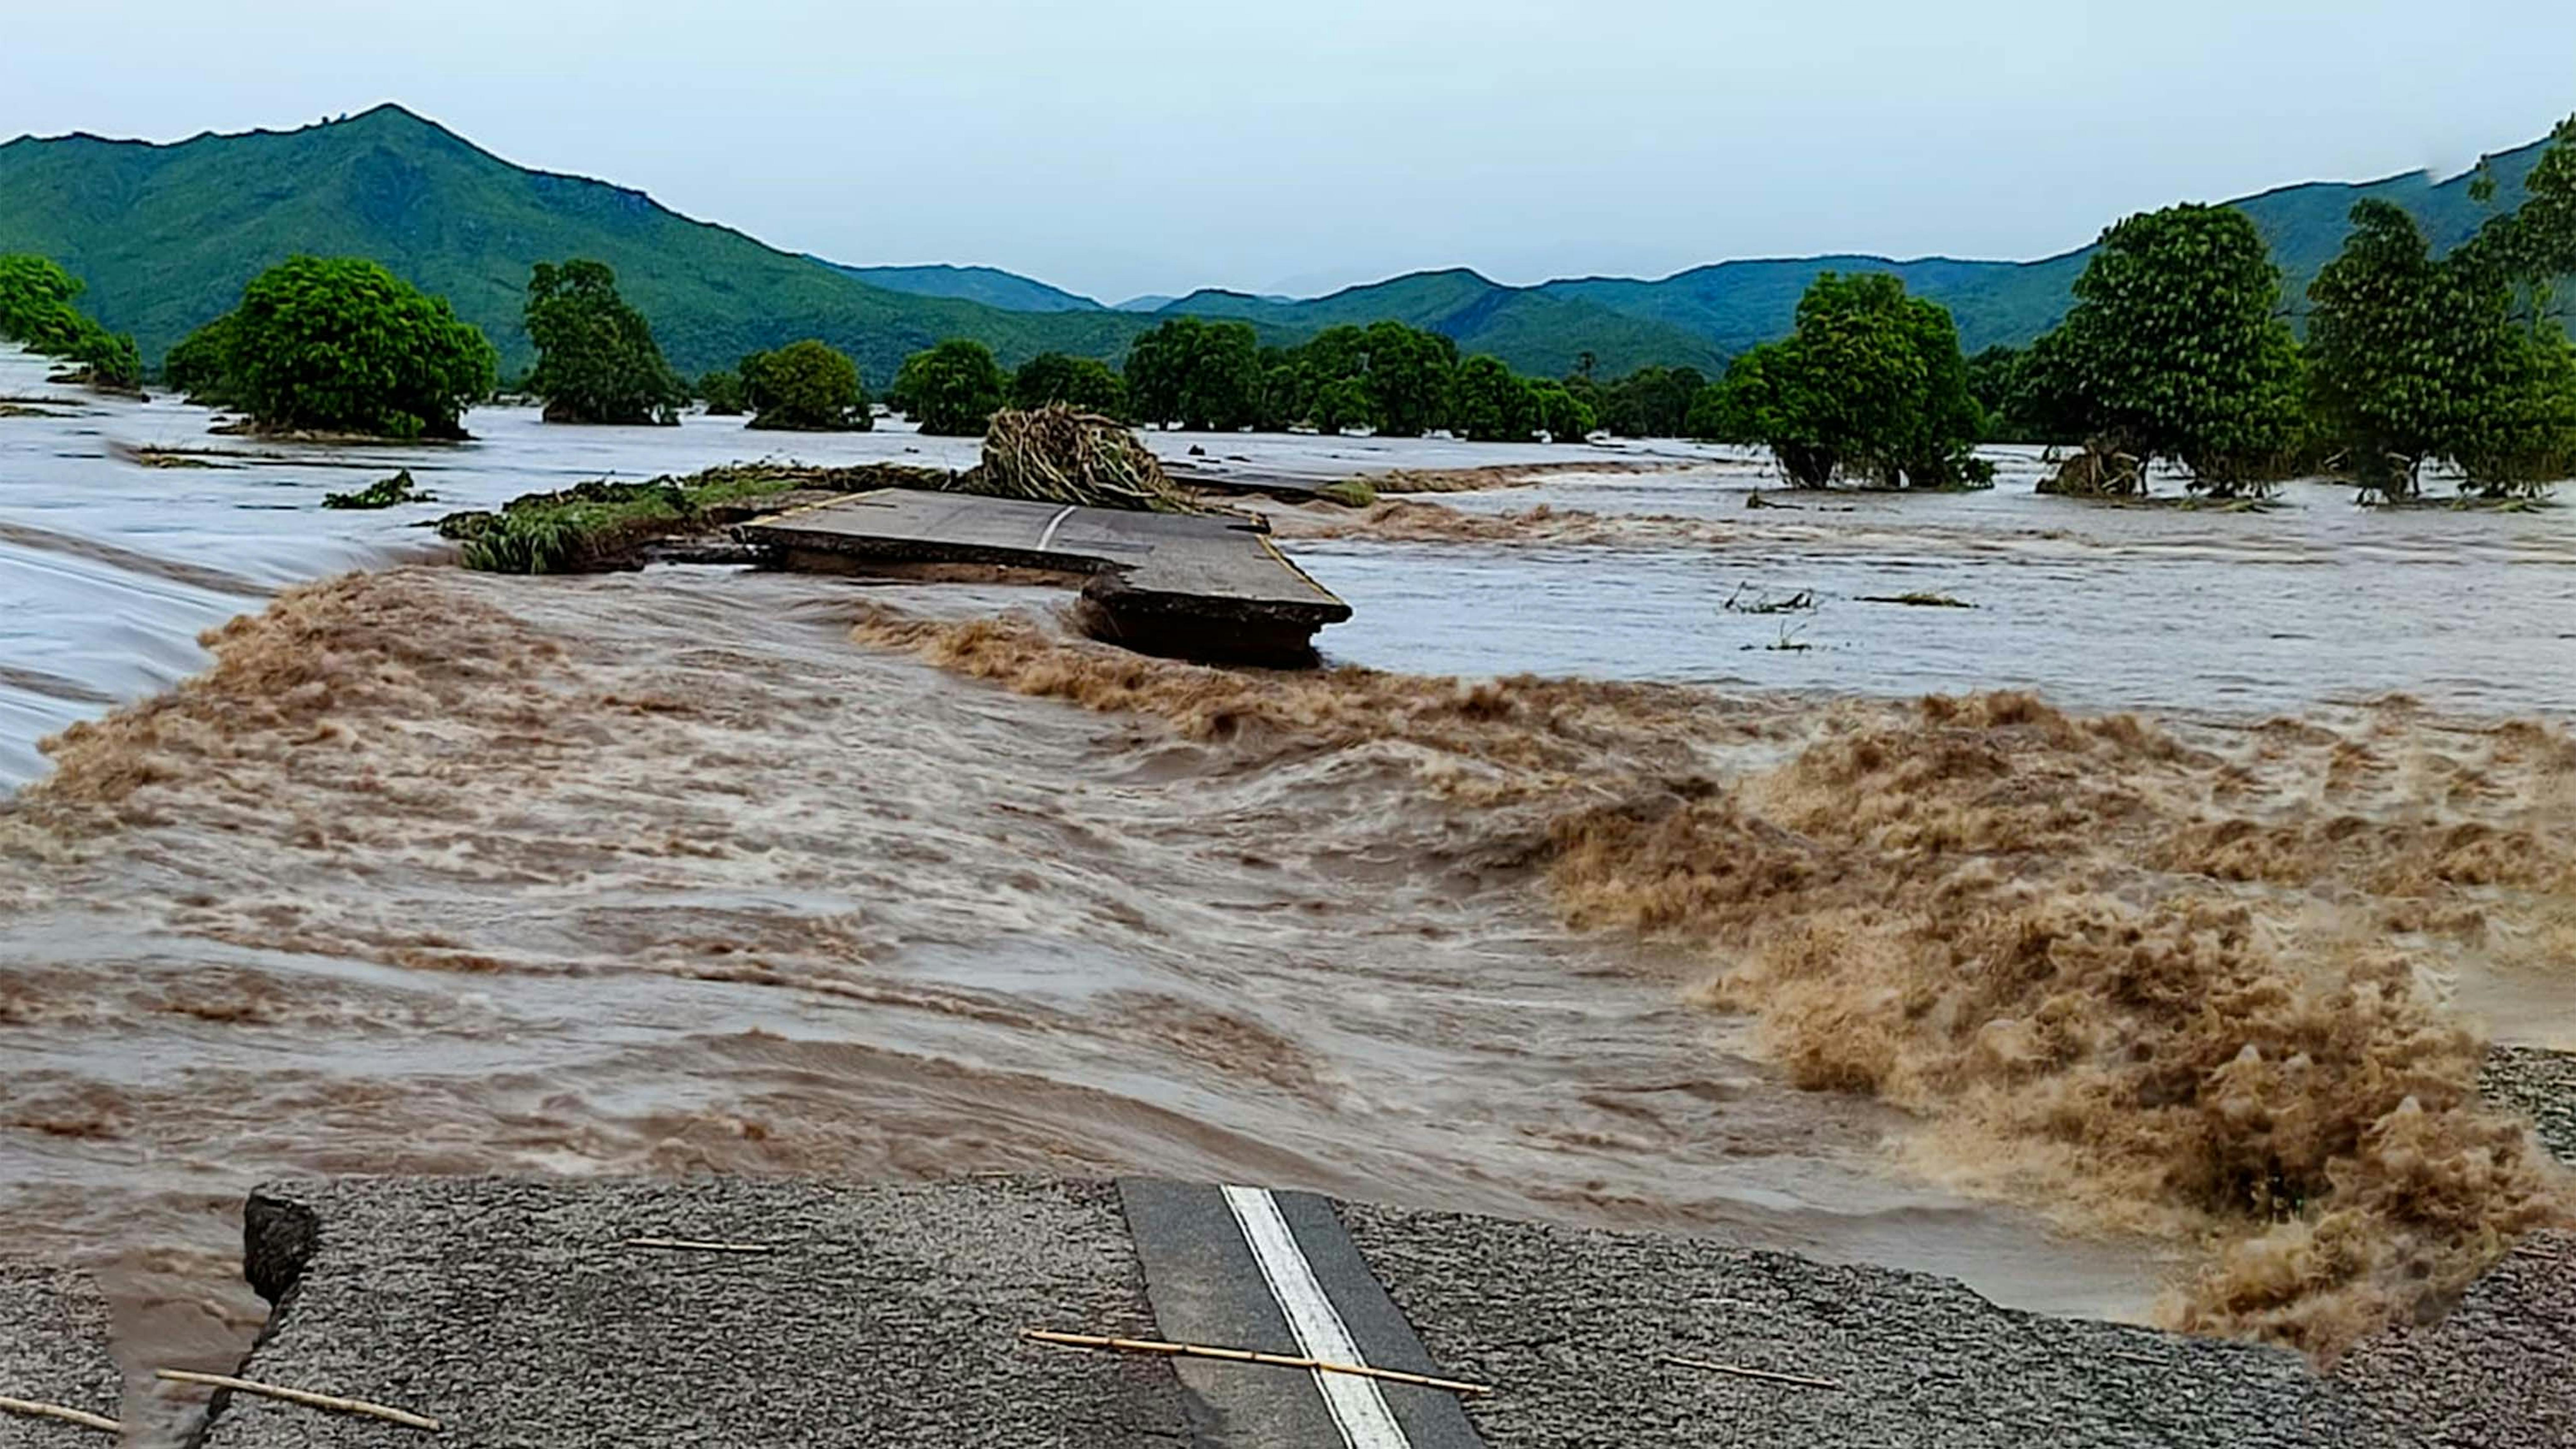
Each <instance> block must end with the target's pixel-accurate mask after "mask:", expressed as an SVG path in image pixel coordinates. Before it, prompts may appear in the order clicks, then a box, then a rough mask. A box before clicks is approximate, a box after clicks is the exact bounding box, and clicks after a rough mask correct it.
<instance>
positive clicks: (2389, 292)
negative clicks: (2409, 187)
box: [2307, 120, 2576, 497]
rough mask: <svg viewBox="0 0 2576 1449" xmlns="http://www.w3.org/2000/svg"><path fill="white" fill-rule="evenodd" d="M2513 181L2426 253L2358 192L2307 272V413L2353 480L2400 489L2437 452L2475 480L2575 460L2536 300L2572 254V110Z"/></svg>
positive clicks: (2553, 326)
mask: <svg viewBox="0 0 2576 1449" xmlns="http://www.w3.org/2000/svg"><path fill="white" fill-rule="evenodd" d="M2526 187H2527V189H2528V198H2527V199H2526V201H2525V202H2524V204H2523V206H2522V208H2521V210H2520V211H2518V212H2515V213H2511V214H2508V215H2504V216H2499V217H2496V218H2493V219H2492V220H2490V221H2489V222H2488V223H2487V224H2486V226H2485V227H2483V228H2482V229H2481V230H2480V231H2479V233H2478V234H2477V235H2476V236H2475V237H2473V238H2471V239H2470V241H2469V242H2468V243H2467V244H2465V245H2463V246H2461V247H2459V248H2457V249H2456V250H2454V251H2453V252H2451V254H2450V255H2448V256H2445V257H2439V258H2437V257H2435V256H2433V255H2432V250H2431V247H2430V246H2429V245H2428V244H2427V242H2426V240H2425V237H2424V234H2423V232H2422V231H2421V229H2419V228H2418V227H2417V226H2416V224H2415V220H2414V218H2413V217H2411V216H2409V215H2408V214H2407V213H2406V212H2405V211H2403V210H2402V209H2400V208H2398V207H2396V206H2394V205H2391V204H2390V203H2388V202H2385V201H2380V200H2377V199H2366V200H2364V201H2362V202H2360V203H2359V204H2358V205H2356V206H2354V207H2353V209H2352V215H2351V222H2352V229H2351V231H2350V232H2349V234H2348V235H2347V236H2346V238H2345V241H2344V249H2343V252H2342V254H2341V255H2340V256H2338V257H2336V258H2335V259H2334V260H2333V261H2332V262H2329V263H2328V264H2326V266H2325V267H2324V268H2323V269H2322V270H2320V271H2319V272H2318V274H2317V279H2316V281H2315V282H2314V283H2312V284H2311V285H2310V286H2309V288H2308V298H2309V301H2310V302H2311V303H2312V304H2313V310H2312V311H2311V313H2310V314H2309V320H2308V348H2307V362H2308V374H2307V377H2308V396H2309V405H2310V412H2311V417H2312V418H2313V420H2314V425H2315V427H2316V429H2317V432H2318V434H2319V441H2320V442H2321V443H2322V444H2323V445H2324V446H2325V447H2326V448H2328V449H2331V450H2333V451H2334V452H2335V453H2336V454H2337V455H2338V456H2339V457H2340V458H2341V460H2342V463H2343V466H2344V469H2345V471H2346V472H2348V473H2349V474H2350V475H2351V476H2352V478H2353V479H2354V481H2355V482H2357V483H2359V484H2360V485H2361V486H2362V488H2363V489H2364V490H2365V491H2366V492H2375V493H2379V494H2381V495H2384V496H2388V497H2410V496H2413V495H2415V494H2416V493H2418V492H2420V491H2421V488H2422V474H2423V469H2424V467H2425V465H2426V464H2428V463H2431V462H2435V461H2437V460H2443V459H2447V460H2450V461H2451V462H2453V463H2455V464H2456V465H2458V467H2459V468H2460V470H2461V472H2462V474H2463V475H2464V481H2465V483H2466V484H2467V486H2469V487H2470V488H2472V489H2475V490H2478V491H2480V492H2485V493H2489V494H2500V493H2510V492H2517V491H2523V490H2527V489H2531V488H2534V487H2537V486H2538V485H2540V484H2542V483H2544V482H2547V481H2549V480H2551V479H2555V478H2559V477H2563V476H2565V474H2566V473H2567V471H2568V470H2569V469H2570V468H2571V467H2576V354H2571V352H2570V350H2569V347H2568V343H2567V338H2566V335H2565V333H2564V332H2563V330H2562V329H2561V328H2560V326H2559V324H2558V322H2557V320H2556V318H2555V317H2554V316H2553V315H2552V310H2551V307H2550V305H2549V302H2550V293H2551V289H2552V288H2553V287H2555V286H2556V285H2557V284H2558V281H2559V278H2560V277H2561V276H2562V275H2563V274H2564V273H2566V272H2568V271H2570V270H2576V120H2571V121H2570V122H2569V123H2568V124H2566V125H2563V126H2561V127H2560V128H2559V129H2558V132H2557V137H2556V139H2555V140H2554V142H2553V143H2552V145H2551V146H2550V148H2549V150H2547V151H2546V152H2544V153H2543V154H2542V155H2541V158H2540V160H2539V161H2538V162H2537V163H2536V164H2535V165H2534V166H2533V168H2532V171H2531V173H2530V175H2529V177H2528V178H2527V181H2526Z"/></svg>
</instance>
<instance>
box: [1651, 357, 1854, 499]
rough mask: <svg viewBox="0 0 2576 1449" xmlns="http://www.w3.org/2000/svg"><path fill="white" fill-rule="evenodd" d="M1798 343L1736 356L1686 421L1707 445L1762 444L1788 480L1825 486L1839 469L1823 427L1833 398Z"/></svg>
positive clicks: (1840, 462)
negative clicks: (1824, 393) (1822, 393)
mask: <svg viewBox="0 0 2576 1449" xmlns="http://www.w3.org/2000/svg"><path fill="white" fill-rule="evenodd" d="M1795 340H1796V339H1795V338H1792V339H1790V340H1789V341H1786V342H1766V343H1763V344H1762V345H1761V346H1759V347H1755V348H1753V349H1751V350H1750V351H1747V352H1743V353H1740V354H1738V355H1737V356H1736V358H1735V360H1734V361H1733V362H1730V363H1728V364H1727V367H1726V376H1725V377H1723V378H1721V379H1719V380H1718V381H1717V382H1714V383H1711V384H1710V385H1709V386H1707V387H1706V388H1704V389H1702V390H1701V392H1700V394H1699V396H1698V397H1697V398H1695V399H1694V400H1693V402H1692V405H1691V409H1690V412H1689V413H1688V414H1687V415H1686V416H1685V418H1684V425H1685V426H1686V427H1687V428H1688V429H1689V431H1690V434H1691V436H1692V437H1695V438H1699V439H1702V440H1704V441H1707V442H1713V443H1737V444H1744V445H1749V446H1758V447H1767V448H1769V449H1770V450H1771V454H1772V456H1773V457H1774V458H1776V459H1778V460H1779V463H1780V471H1781V472H1782V473H1783V474H1785V475H1787V477H1788V479H1789V481H1790V482H1791V483H1794V484H1796V485H1797V486H1798V487H1801V488H1822V487H1824V486H1825V485H1827V484H1829V483H1831V482H1833V481H1834V475H1835V474H1836V473H1838V472H1840V471H1842V466H1843V453H1842V451H1841V449H1840V447H1839V446H1838V445H1837V443H1836V441H1835V440H1834V439H1833V438H1832V437H1831V436H1830V434H1829V432H1828V427H1827V425H1828V423H1829V421H1830V419H1831V416H1832V413H1833V408H1832V405H1831V402H1830V400H1829V399H1827V398H1824V397H1820V396H1818V391H1819V387H1818V380H1817V379H1815V378H1814V377H1813V376H1812V375H1811V369H1810V368H1809V367H1808V366H1807V365H1806V358H1805V354H1804V353H1803V352H1801V351H1800V350H1799V349H1798V348H1797V347H1795V346H1794V345H1793V343H1794V342H1795Z"/></svg>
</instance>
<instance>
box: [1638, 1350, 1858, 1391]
mask: <svg viewBox="0 0 2576 1449" xmlns="http://www.w3.org/2000/svg"><path fill="white" fill-rule="evenodd" d="M1663 1361H1664V1362H1665V1363H1669V1364H1678V1365H1680V1366H1681V1367H1683V1368H1693V1369H1704V1370H1706V1371H1707V1372H1709V1373H1713V1374H1733V1375H1734V1376H1735V1377H1737V1378H1740V1379H1761V1380H1763V1381H1764V1382H1766V1383H1775V1384H1796V1385H1797V1386H1798V1387H1800V1388H1802V1389H1839V1388H1841V1387H1842V1385H1841V1384H1838V1383H1835V1382H1834V1381H1833V1380H1832V1379H1811V1378H1808V1377H1807V1376H1806V1375H1804V1374H1780V1373H1773V1372H1772V1371H1771V1370H1769V1369H1757V1368H1745V1367H1743V1366H1741V1365H1738V1364H1731V1363H1711V1362H1710V1361H1708V1360H1707V1359H1704V1358H1678V1357H1675V1356H1674V1355H1672V1354H1669V1353H1668V1354H1665V1355H1664V1356H1663Z"/></svg>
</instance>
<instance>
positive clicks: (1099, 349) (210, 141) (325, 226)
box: [0, 106, 1144, 388]
mask: <svg viewBox="0 0 2576 1449" xmlns="http://www.w3.org/2000/svg"><path fill="white" fill-rule="evenodd" d="M7 251H29V252H39V253H42V254H44V255H47V256H51V257H53V258H55V259H56V260H58V261H60V262H61V263H62V264H63V265H64V266H65V267H67V268H69V269H70V270H71V271H72V272H73V273H74V274H75V275H77V276H80V277H82V278H85V279H86V280H87V281H88V283H89V293H88V295H87V296H86V297H85V298H84V299H83V301H84V303H85V304H86V305H88V306H90V307H91V308H93V309H94V310H95V311H96V313H97V314H98V316H99V318H100V320H102V321H104V322H106V323H107V324H108V325H109V326H111V327H114V328H116V329H118V330H122V331H131V332H133V333H134V334H135V337H136V339H137V340H138V341H139V342H140V343H141V344H142V346H143V352H144V355H145V356H146V357H147V358H149V359H153V360H155V361H157V360H158V359H159V358H160V356H161V354H162V353H163V352H164V351H166V350H167V349H168V348H169V346H170V344H172V343H174V342H176V341H178V340H179V339H180V338H181V337H184V336H186V335H187V334H188V332H189V331H190V330H192V329H194V328H195V327H196V326H197V325H198V324H200V323H202V322H205V321H206V320H207V319H209V318H211V317H214V316H217V315H219V314H221V313H223V312H225V311H227V310H229V309H230V308H231V307H232V306H233V304H234V303H235V302H236V301H238V300H239V299H240V296H241V289H242V284H243V283H244V282H247V281H248V280H249V279H250V278H251V277H253V276H255V275H257V274H258V273H259V272H260V271H261V270H262V269H264V268H266V267H268V266H270V265H271V264H273V263H275V262H277V261H280V260H282V259H284V258H285V257H287V256H290V255H292V254H294V253H296V252H315V253H320V254H323V255H334V256H336V255H348V256H364V257H372V258H374V259H375V260H377V261H380V262H382V263H384V264H385V265H387V266H389V267H391V268H393V269H394V270H395V271H396V272H399V273H401V274H402V275H403V276H405V277H407V278H409V279H410V280H412V281H413V282H416V283H418V284H419V285H420V286H421V287H423V288H425V289H426V290H429V291H431V292H437V293H443V294H444V295H446V296H447V297H448V298H449V299H450V300H451V301H453V302H454V303H455V305H456V309H457V311H458V312H459V313H460V314H461V315H463V316H464V317H466V318H467V319H468V320H471V321H473V322H476V323H479V324H481V326H482V327H483V329H484V330H485V331H486V332H488V333H490V334H491V337H492V340H493V342H494V343H495V344H496V345H497V346H499V348H500V349H501V354H502V358H503V364H504V366H505V367H507V368H510V369H513V370H515V369H518V368H522V367H525V366H526V365H527V364H528V363H529V362H531V361H532V360H533V359H532V356H531V353H530V350H529V347H528V342H527V337H526V335H525V333H524V332H523V331H522V330H521V328H520V325H519V313H520V307H521V304H522V301H523V300H524V297H525V292H526V287H527V284H528V269H529V267H530V266H531V265H532V264H534V263H536V262H538V261H545V260H558V261H559V260H562V259H565V258H568V257H575V256H582V257H593V258H596V259H598V260H600V261H603V262H606V263H608V264H609V265H610V266H612V267H615V268H616V269H617V274H618V282H619V285H620V287H621V289H622V290H623V291H624V292H625V294H626V296H627V298H628V300H630V301H632V302H634V303H635V304H636V305H637V306H638V307H640V308H642V309H643V311H644V313H645V315H647V316H649V317H651V318H652V319H653V327H654V332H655V334H656V336H658V337H659V339H660V340H661V343H662V347H663V350H664V351H665V352H666V353H668V354H669V356H670V358H671V361H672V362H673V364H674V365H676V366H678V367H679V368H681V369H682V370H683V371H687V372H695V371H698V370H700V369H703V368H709V367H718V366H726V365H730V364H731V363H732V362H733V361H734V360H735V359H737V358H739V357H740V356H741V355H742V354H743V353H745V352H749V351H751V350H753V349H755V348H762V347H775V346H777V345H779V344H781V343H785V342H791V341H794V340H795V339H797V338H800V337H809V336H811V337H821V338H823V339H824V340H825V341H827V342H830V343H832V344H833V345H835V346H837V347H840V348H842V349H843V350H845V351H847V352H849V353H850V354H851V355H852V356H854V357H856V358H858V359H859V364H860V367H861V369H862V370H863V371H864V372H865V374H866V376H867V378H868V381H869V382H870V383H871V384H872V385H874V386H876V387H879V388H882V387H884V386H885V385H886V384H887V383H888V382H890V381H891V380H892V379H893V377H894V371H895V368H896V367H897V366H898V365H900V364H901V362H902V361H903V359H904V358H905V357H906V356H907V355H909V354H911V353H912V352H914V351H917V350H919V349H920V348H923V347H927V346H929V345H930V344H932V343H934V342H937V341H938V340H940V339H941V338H943V337H951V336H958V335H965V336H972V337H978V338H981V339H983V340H984V341H986V342H988V343H991V344H992V345H993V346H994V348H995V349H996V350H997V351H999V352H1000V353H1001V354H1002V355H1003V357H1004V359H1005V360H1006V361H1016V360H1018V359H1020V358H1024V357H1027V356H1028V355H1030V354H1032V353H1035V352H1039V351H1043V350H1046V349H1050V348H1054V349H1061V350H1063V351H1067V352H1075V353H1081V354H1086V355H1091V356H1098V357H1120V356H1123V355H1124V354H1125V352H1126V348H1127V344H1128V342H1129V341H1130V340H1131V339H1132V338H1133V337H1134V336H1135V334H1136V333H1137V331H1139V330H1140V329H1141V327H1142V326H1143V325H1144V324H1143V323H1142V322H1141V321H1140V320H1139V319H1137V318H1134V317H1129V316H1125V315H1122V314H1118V313H1112V312H1106V311H1101V312H1063V313H1029V312H1009V311H1004V310H1001V309H999V308H995V307H989V306H984V305H981V304H979V303H975V302H971V301H966V300H962V299H957V298H945V297H924V296H918V295H912V294H907V293H903V292H895V291H888V290H886V289H884V288H880V287H873V286H869V285H867V284H866V283H864V282H862V281H860V280H858V279H857V278H854V277H850V276H846V275H844V274H842V273H841V272H839V271H836V270H835V269H833V268H832V267H830V266H827V265H825V264H824V263H821V262H818V261H815V260H813V259H812V258H809V257H802V256H795V255H791V254H789V253H786V252H782V251H778V250H776V249H774V248H771V247H768V246H764V245H762V244H761V243H759V242H757V241H754V240H752V239H751V238H749V237H747V236H744V235H742V234H741V233H740V232H735V231H729V230H727V229H725V228H723V227H719V226H711V225H708V224H706V223H704V222H697V221H691V220H689V219H688V218H686V217H683V216H680V215H678V214H677V213H674V212H672V211H670V210H668V209H666V208H664V207H662V206H660V205H657V204H656V203H655V202H654V201H653V200H652V198H650V197H648V196H646V195H644V194H643V193H642V192H639V191H630V190H627V189H625V188H623V187H618V186H611V185H608V184H606V183H603V182H598V181H591V180H586V179H583V178H580V177H575V176H558V175H553V174H550V173H547V172H542V171H530V170H526V169H524V168H521V167H518V166H513V165H511V164H509V163H508V162H505V161H503V160H501V159H499V158H498V157H495V156H493V155H491V154H490V153H488V152H485V151H482V150H480V149H478V148H476V147H475V146H473V145H471V144H469V143H468V142H466V141H465V140H463V139H462V138H460V137H458V136H456V135H455V134H453V133H451V132H449V131H447V130H446V129H444V128H443V127H440V126H438V125H435V124H433V123H431V122H429V121H425V120H422V119H421V118H420V117H418V116H415V115H412V114H411V113H410V112H408V111H405V110H402V109H401V108H399V107H396V106H382V107H378V108H377V109H375V110H372V111H368V112H366V113H365V114H363V115H359V116H354V117H351V118H349V119H347V120H345V121H340V122H337V123H334V124H330V125H321V126H310V127H306V128H305V129H303V130H298V131H288V132H272V131H254V132H250V133H248V134H244V135H233V136H216V135H206V136H199V137H196V138H195V139H193V140H189V141H183V142H180V143H178V144H176V145H168V146H156V145H146V144H144V143H142V142H136V141H109V140H101V139H99V138H97V137H93V136H69V137H63V138H59V139H47V140H37V139H32V138H30V139H20V140H17V141H12V142H10V143H9V144H7V145H5V146H0V252H7Z"/></svg>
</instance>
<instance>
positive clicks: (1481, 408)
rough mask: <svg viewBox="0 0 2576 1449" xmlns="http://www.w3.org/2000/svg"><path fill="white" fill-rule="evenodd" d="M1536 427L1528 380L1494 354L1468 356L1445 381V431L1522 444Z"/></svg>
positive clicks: (1473, 439) (1474, 439)
mask: <svg viewBox="0 0 2576 1449" xmlns="http://www.w3.org/2000/svg"><path fill="white" fill-rule="evenodd" d="M1537 426H1538V399H1537V397H1536V396H1535V395H1534V394H1533V393H1532V391H1531V389H1530V385H1529V382H1528V381H1527V380H1526V379H1524V378H1522V377H1519V376H1517V375H1516V374H1514V373H1513V371H1512V370H1511V369H1510V368H1509V367H1506V366H1504V365H1503V362H1502V359H1500V358H1496V357H1482V356H1479V357H1470V358H1468V359H1467V360H1466V361H1464V362H1462V363H1459V364H1458V370H1457V372H1456V374H1455V375H1454V376H1453V377H1452V378H1451V380H1450V384H1449V430H1450V431H1451V432H1454V433H1456V434H1457V435H1458V436H1460V437H1462V438H1465V439H1467V440H1468V441H1469V442H1474V443H1526V442H1528V441H1529V439H1530V434H1531V432H1533V431H1534V430H1535V429H1536V428H1537Z"/></svg>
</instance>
